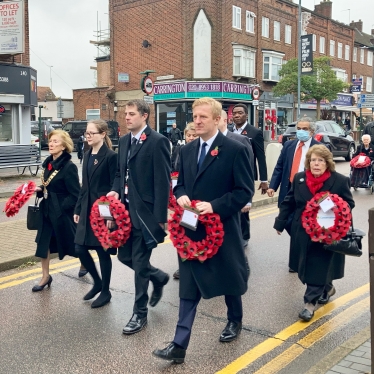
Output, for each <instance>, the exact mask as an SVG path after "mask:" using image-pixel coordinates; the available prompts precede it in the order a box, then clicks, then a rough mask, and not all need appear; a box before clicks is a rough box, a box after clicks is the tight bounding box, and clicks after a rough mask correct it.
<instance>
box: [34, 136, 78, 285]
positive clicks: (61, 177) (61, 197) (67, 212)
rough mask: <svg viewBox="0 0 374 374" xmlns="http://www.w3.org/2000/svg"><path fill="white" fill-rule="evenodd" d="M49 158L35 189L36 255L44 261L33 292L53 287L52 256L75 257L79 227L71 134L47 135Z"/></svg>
mask: <svg viewBox="0 0 374 374" xmlns="http://www.w3.org/2000/svg"><path fill="white" fill-rule="evenodd" d="M48 141H49V142H48V147H49V153H50V156H48V157H47V158H46V159H45V160H44V162H43V171H42V175H41V182H42V185H41V186H40V187H37V188H36V193H37V197H39V198H43V199H42V201H41V202H40V205H39V206H40V212H41V220H40V222H39V227H38V232H37V235H36V239H35V242H36V243H37V245H36V253H35V256H37V257H40V258H41V264H42V278H41V280H40V282H39V284H38V285H36V286H34V287H33V288H32V291H33V292H39V291H42V290H43V289H44V288H45V286H48V287H50V286H51V283H52V276H51V275H50V274H49V260H50V254H51V253H58V257H59V259H60V260H62V259H63V258H64V257H65V256H66V255H69V256H74V257H76V254H75V249H74V236H75V231H76V225H75V223H74V221H73V214H74V207H75V204H76V202H77V200H78V195H79V190H80V184H79V177H78V169H77V166H76V165H75V164H74V163H73V162H72V161H71V152H72V151H73V148H74V145H73V141H72V140H71V138H70V136H69V134H68V133H67V132H66V131H63V130H54V131H51V132H50V133H49V134H48Z"/></svg>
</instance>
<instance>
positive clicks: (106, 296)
mask: <svg viewBox="0 0 374 374" xmlns="http://www.w3.org/2000/svg"><path fill="white" fill-rule="evenodd" d="M111 298H112V294H111V293H110V291H109V292H102V293H101V294H100V295H99V297H98V298H97V299H96V300H95V301H94V302H93V303H92V304H91V308H101V307H102V306H104V305H106V304H108V303H109V301H110V299H111Z"/></svg>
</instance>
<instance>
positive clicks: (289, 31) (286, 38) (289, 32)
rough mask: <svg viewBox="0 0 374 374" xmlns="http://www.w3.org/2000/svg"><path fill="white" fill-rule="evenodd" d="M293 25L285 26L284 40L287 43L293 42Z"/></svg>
mask: <svg viewBox="0 0 374 374" xmlns="http://www.w3.org/2000/svg"><path fill="white" fill-rule="evenodd" d="M291 35H292V26H290V25H286V26H285V27H284V42H285V43H286V44H291V43H292V36H291Z"/></svg>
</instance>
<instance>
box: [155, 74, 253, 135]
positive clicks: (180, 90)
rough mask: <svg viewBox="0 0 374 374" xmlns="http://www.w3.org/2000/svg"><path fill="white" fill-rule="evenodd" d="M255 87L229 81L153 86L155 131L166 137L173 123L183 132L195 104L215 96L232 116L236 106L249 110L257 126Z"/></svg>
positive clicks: (251, 121) (171, 83)
mask: <svg viewBox="0 0 374 374" xmlns="http://www.w3.org/2000/svg"><path fill="white" fill-rule="evenodd" d="M254 87H255V86H253V85H250V84H244V83H236V82H228V81H209V82H200V81H178V82H163V83H156V84H155V85H154V91H153V92H154V96H153V97H154V103H155V110H156V129H157V131H158V132H160V133H161V134H163V135H165V136H167V134H168V132H169V131H170V129H171V127H172V125H173V123H176V124H177V127H178V128H179V129H180V130H181V131H183V130H184V128H185V127H186V124H187V123H188V122H192V120H193V118H192V103H193V101H194V100H195V99H198V98H201V97H212V98H214V99H216V100H218V101H220V102H221V103H222V107H223V110H225V111H226V112H227V113H228V116H229V117H230V115H231V113H232V108H233V107H234V105H235V104H237V103H243V104H245V105H247V107H248V118H249V121H250V123H254V110H253V108H254V107H253V106H252V90H253V88H254Z"/></svg>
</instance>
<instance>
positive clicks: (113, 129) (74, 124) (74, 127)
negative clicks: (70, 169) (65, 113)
mask: <svg viewBox="0 0 374 374" xmlns="http://www.w3.org/2000/svg"><path fill="white" fill-rule="evenodd" d="M87 122H88V121H69V122H66V123H65V125H64V126H63V128H62V129H63V130H64V131H67V132H68V133H69V135H70V137H71V138H72V140H73V143H74V149H76V146H77V143H78V139H79V137H80V136H81V135H83V133H84V132H85V131H86V128H87ZM107 123H108V126H109V129H110V134H108V135H109V138H110V140H111V141H112V145H113V149H114V150H115V149H116V148H118V140H119V138H120V136H121V133H120V127H119V125H118V122H117V121H107Z"/></svg>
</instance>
